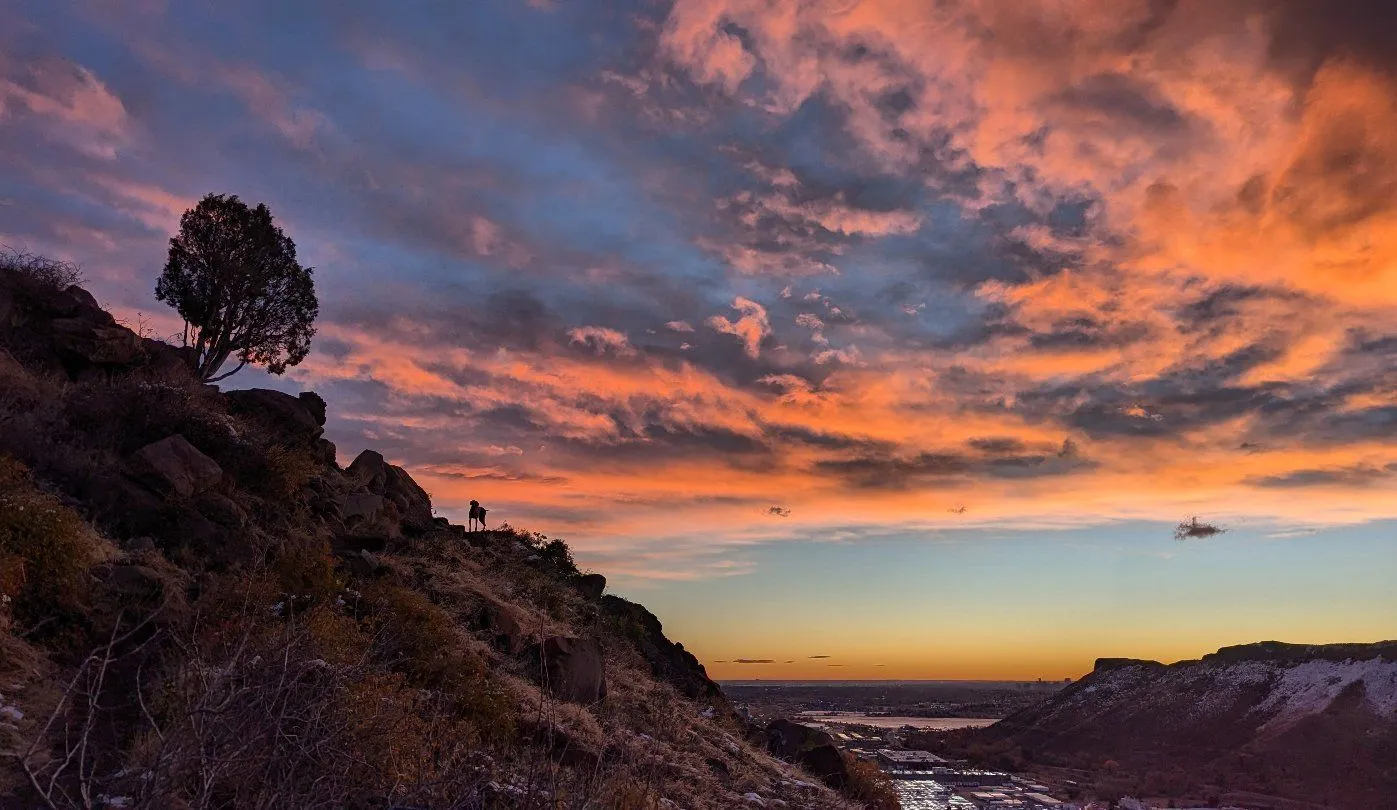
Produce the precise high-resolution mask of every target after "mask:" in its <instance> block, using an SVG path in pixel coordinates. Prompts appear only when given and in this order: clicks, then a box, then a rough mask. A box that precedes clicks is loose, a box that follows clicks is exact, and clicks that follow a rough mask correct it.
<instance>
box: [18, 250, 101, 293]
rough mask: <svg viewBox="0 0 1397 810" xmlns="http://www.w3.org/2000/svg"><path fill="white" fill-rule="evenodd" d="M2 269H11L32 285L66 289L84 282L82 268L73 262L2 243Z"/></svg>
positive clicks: (22, 280)
mask: <svg viewBox="0 0 1397 810" xmlns="http://www.w3.org/2000/svg"><path fill="white" fill-rule="evenodd" d="M0 271H9V272H10V273H13V274H14V275H15V276H17V277H18V278H19V279H20V281H21V283H25V284H28V285H30V286H32V287H36V288H42V289H50V290H66V289H67V288H69V287H71V286H73V285H74V284H78V285H80V284H82V283H83V275H82V268H80V267H78V266H77V265H76V264H73V263H72V262H65V261H62V260H59V259H50V258H48V257H47V256H39V255H37V254H34V253H27V252H24V251H21V250H14V249H12V248H9V247H6V246H4V245H0Z"/></svg>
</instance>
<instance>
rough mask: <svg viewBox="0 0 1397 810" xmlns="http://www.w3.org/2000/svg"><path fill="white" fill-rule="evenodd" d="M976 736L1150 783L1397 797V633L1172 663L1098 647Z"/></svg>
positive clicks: (1318, 797) (1331, 797)
mask: <svg viewBox="0 0 1397 810" xmlns="http://www.w3.org/2000/svg"><path fill="white" fill-rule="evenodd" d="M978 739H979V741H980V742H981V743H982V744H990V745H999V746H1001V747H1003V746H1005V745H1012V746H1015V747H1017V748H1018V749H1019V751H1020V753H1021V754H1022V755H1023V756H1024V757H1025V758H1027V759H1028V760H1030V761H1034V762H1039V763H1043V762H1047V763H1058V764H1065V765H1077V766H1080V767H1082V768H1084V769H1087V770H1095V771H1099V770H1101V769H1103V768H1105V769H1107V770H1116V771H1119V772H1121V773H1122V774H1125V775H1127V779H1126V781H1133V782H1134V783H1136V784H1135V787H1136V790H1138V791H1143V792H1151V791H1153V792H1154V794H1155V795H1158V793H1159V792H1162V791H1166V790H1167V788H1166V785H1167V783H1168V782H1169V781H1170V779H1171V778H1172V776H1173V775H1181V778H1182V780H1183V781H1185V782H1187V781H1188V780H1192V782H1193V784H1192V785H1189V786H1188V787H1190V788H1191V789H1193V790H1198V789H1200V788H1201V787H1207V788H1211V789H1212V791H1213V792H1214V793H1215V794H1217V793H1219V792H1221V793H1224V794H1225V793H1226V792H1227V791H1246V792H1251V793H1259V794H1266V795H1273V796H1281V797H1287V798H1292V799H1297V800H1303V801H1308V802H1314V803H1316V804H1320V805H1323V806H1329V807H1344V808H1392V807H1397V642H1384V643H1380V644H1340V645H1330V646H1306V645H1294V644H1281V643H1277V642H1265V643H1261V644H1249V645H1245V646H1239V647H1227V648H1224V649H1222V650H1219V651H1218V652H1216V653H1213V654H1211V655H1207V656H1205V657H1204V658H1203V659H1202V660H1201V661H1181V662H1179V663H1176V664H1171V665H1167V666H1166V665H1164V664H1161V663H1158V662H1155V661H1136V660H1126V659H1102V660H1099V661H1098V662H1097V664H1096V668H1095V670H1094V671H1093V672H1092V673H1091V674H1090V675H1088V676H1087V677H1085V678H1083V679H1082V680H1080V681H1078V682H1077V683H1075V684H1073V685H1072V686H1070V687H1068V688H1066V689H1064V690H1062V692H1060V693H1059V694H1058V695H1057V696H1055V697H1054V698H1052V699H1051V700H1049V701H1047V702H1046V703H1044V704H1042V705H1039V706H1035V707H1033V708H1030V709H1026V710H1024V711H1021V712H1019V713H1017V714H1014V715H1012V716H1010V717H1008V718H1006V719H1004V720H1002V721H1000V722H999V723H996V724H995V725H993V726H991V727H989V728H988V729H985V730H984V731H983V732H981V733H980V734H979V737H978ZM1151 781H1153V782H1158V783H1159V784H1144V783H1147V782H1151ZM1127 789H1130V786H1127Z"/></svg>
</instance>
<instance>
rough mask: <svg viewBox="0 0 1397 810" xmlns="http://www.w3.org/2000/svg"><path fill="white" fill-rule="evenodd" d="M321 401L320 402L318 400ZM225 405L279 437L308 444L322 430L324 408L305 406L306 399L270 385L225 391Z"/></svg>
mask: <svg viewBox="0 0 1397 810" xmlns="http://www.w3.org/2000/svg"><path fill="white" fill-rule="evenodd" d="M322 404H323V403H322ZM228 409H229V410H230V411H232V412H233V413H235V414H241V415H244V416H250V417H252V418H253V419H256V420H258V421H260V422H262V423H263V424H264V425H265V426H266V427H267V428H269V429H270V430H272V431H274V432H276V433H277V434H278V435H279V436H280V437H281V438H283V439H286V440H291V441H295V442H297V443H304V444H312V443H314V442H315V440H317V439H319V438H320V434H322V433H324V432H325V428H324V427H322V425H324V424H325V420H324V417H323V414H324V410H323V409H321V410H320V411H319V413H320V418H317V415H316V411H315V410H314V409H313V408H311V407H307V404H306V401H305V400H304V399H302V398H300V397H293V396H291V395H290V394H284V393H282V392H281V391H273V390H272V389H270V388H249V389H247V390H243V391H229V392H228Z"/></svg>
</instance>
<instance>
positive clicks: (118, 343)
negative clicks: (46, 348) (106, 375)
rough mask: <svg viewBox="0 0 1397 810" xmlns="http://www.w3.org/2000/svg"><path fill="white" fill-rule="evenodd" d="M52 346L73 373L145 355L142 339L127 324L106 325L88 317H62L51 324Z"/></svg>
mask: <svg viewBox="0 0 1397 810" xmlns="http://www.w3.org/2000/svg"><path fill="white" fill-rule="evenodd" d="M49 328H50V329H51V330H52V332H53V346H54V348H55V349H56V350H57V351H58V354H59V356H61V357H62V358H63V360H64V361H65V362H66V363H67V365H68V368H69V372H70V373H74V374H76V373H79V372H81V371H83V370H85V369H87V368H90V367H92V366H130V365H134V364H135V363H137V362H139V361H141V360H142V359H144V357H145V349H144V346H142V344H141V338H140V336H139V335H137V334H136V333H135V332H132V331H131V330H130V329H127V328H126V327H124V326H116V325H111V326H107V325H103V324H100V323H94V322H92V321H91V320H89V319H87V318H60V319H58V320H55V321H52V322H50V323H49Z"/></svg>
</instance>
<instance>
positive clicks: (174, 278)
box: [155, 194, 320, 382]
mask: <svg viewBox="0 0 1397 810" xmlns="http://www.w3.org/2000/svg"><path fill="white" fill-rule="evenodd" d="M311 273H312V270H311V268H309V267H302V266H301V265H300V264H299V263H298V262H297V261H296V243H295V242H292V241H291V238H290V237H288V236H287V235H286V234H284V233H282V230H281V228H279V227H277V226H276V225H275V224H274V223H273V222H272V212H271V211H270V210H268V209H267V206H266V205H265V204H262V203H259V204H258V205H257V207H256V208H248V206H247V204H246V203H244V202H243V201H242V200H240V199H238V197H237V196H236V195H223V194H209V195H207V196H206V197H204V198H203V199H202V200H200V201H199V204H198V205H196V206H194V207H193V208H191V209H189V210H188V211H185V212H184V216H183V217H181V218H180V223H179V233H177V234H176V235H175V236H174V237H172V238H171V239H170V255H169V259H168V261H167V262H166V264H165V269H164V271H163V272H162V273H161V274H160V280H159V281H158V282H157V283H156V285H155V297H156V298H158V299H160V300H161V301H163V302H165V303H167V304H169V305H170V306H172V307H174V308H175V310H176V311H177V312H179V314H180V317H182V318H184V345H185V346H187V347H192V348H193V349H194V354H195V356H194V363H195V370H196V372H197V373H198V375H199V377H200V378H201V379H204V380H207V381H209V382H217V381H218V380H222V379H225V378H227V377H230V376H232V375H233V374H235V373H237V372H238V371H239V370H241V369H242V367H243V366H245V365H247V364H248V363H252V364H255V365H263V366H266V367H267V370H268V371H270V372H271V373H273V374H281V373H282V372H284V371H286V369H287V368H288V367H289V366H294V365H296V364H297V363H299V362H301V361H302V360H304V359H305V357H306V354H307V353H308V352H309V351H310V339H311V337H312V336H313V335H314V334H315V317H316V315H317V314H319V311H320V304H319V301H317V299H316V296H315V282H314V280H313V279H312V278H311ZM233 358H236V359H237V361H238V365H237V366H236V367H235V368H233V370H232V371H229V372H227V373H224V374H221V375H220V374H219V370H220V369H221V368H222V367H223V365H224V364H225V363H227V362H228V360H229V359H233Z"/></svg>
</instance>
